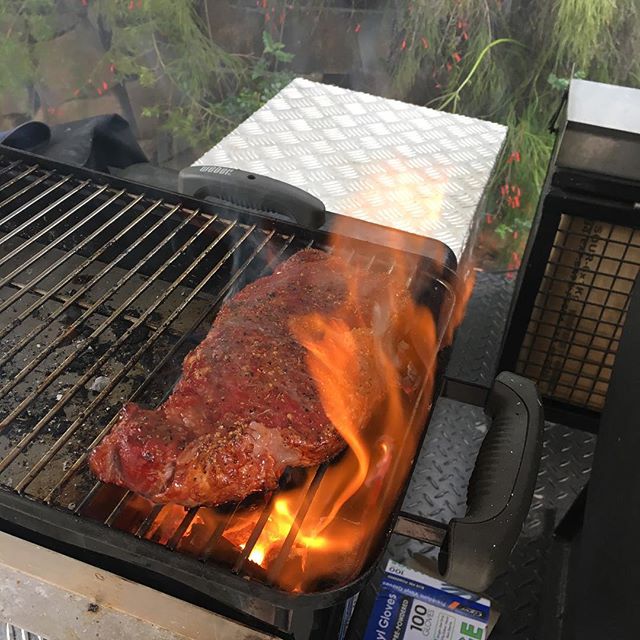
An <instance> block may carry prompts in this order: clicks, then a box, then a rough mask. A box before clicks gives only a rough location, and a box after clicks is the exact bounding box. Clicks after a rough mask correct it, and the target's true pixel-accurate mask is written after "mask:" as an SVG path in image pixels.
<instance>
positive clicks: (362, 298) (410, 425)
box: [147, 167, 474, 591]
mask: <svg viewBox="0 0 640 640" xmlns="http://www.w3.org/2000/svg"><path fill="white" fill-rule="evenodd" d="M405 169H406V167H405V168H404V169H403V171H400V172H396V173H394V172H391V171H390V177H389V180H388V184H386V186H385V188H389V189H390V190H391V191H394V190H395V193H394V194H393V197H392V198H391V199H392V200H393V199H395V200H398V201H399V202H405V201H406V202H407V204H409V203H411V202H412V203H413V204H415V198H414V197H413V196H412V184H414V183H415V184H418V183H419V181H417V180H415V176H414V174H413V173H412V172H411V171H406V170H405ZM394 175H395V176H396V177H395V178H394ZM422 184H423V186H424V180H423V183H422ZM394 185H395V186H394ZM444 186H445V185H444V184H431V183H429V184H428V189H427V190H428V191H429V193H430V194H431V197H430V198H429V197H427V194H425V193H423V192H420V198H421V202H423V201H424V200H425V198H426V200H427V201H428V202H426V204H428V206H424V207H422V209H423V212H424V213H425V215H426V216H427V217H430V218H431V217H433V216H435V215H439V213H440V209H441V205H442V198H443V193H444ZM381 197H382V196H381ZM384 197H385V198H386V199H387V200H389V197H388V196H387V195H385V196H384ZM397 204H398V203H397V202H396V206H397ZM407 208H408V209H410V208H411V207H407ZM414 214H415V212H414V211H413V209H412V213H411V216H413V215H414ZM351 224H354V222H353V221H352V220H350V219H349V218H344V219H343V220H342V222H341V227H340V228H339V229H334V232H335V234H334V236H333V240H334V242H333V246H332V253H333V254H334V255H337V256H347V257H348V256H352V255H354V254H355V255H356V256H361V255H362V251H361V250H362V245H360V244H358V243H355V241H351V240H349V237H350V235H351V232H350V225H351ZM355 224H357V223H355ZM411 224H413V223H412V221H410V220H407V221H406V225H405V226H411ZM400 226H401V227H402V225H400ZM397 239H398V238H397V234H396V235H395V236H394V237H393V239H392V240H391V241H390V243H389V244H390V246H393V247H394V248H393V249H388V250H387V249H385V250H381V251H380V252H379V253H376V254H375V255H371V256H368V257H367V258H366V259H365V261H364V262H362V263H361V264H360V265H359V266H358V265H353V266H352V265H351V264H349V266H346V267H345V269H344V274H345V278H346V281H347V289H346V295H345V299H344V301H343V303H342V307H341V308H340V309H338V310H336V311H335V312H333V313H332V314H331V315H326V316H323V315H319V314H309V315H305V316H299V317H295V318H291V320H290V324H289V327H290V330H291V332H292V334H293V336H294V337H295V338H296V340H297V341H298V342H299V343H300V344H302V345H303V346H304V347H305V349H306V351H307V357H306V363H307V367H308V370H309V373H310V374H311V376H312V378H313V380H314V381H315V384H316V388H317V390H318V394H319V396H320V399H321V401H322V405H323V409H324V411H325V413H326V415H327V417H328V419H329V420H330V421H331V422H332V424H333V425H334V426H335V428H336V429H337V431H338V432H339V433H340V435H341V436H342V438H343V439H344V441H345V444H346V447H347V448H346V451H345V453H344V454H343V455H341V456H339V457H338V459H337V460H334V461H333V462H332V463H331V464H329V465H328V466H326V468H325V469H324V471H323V473H322V474H320V475H316V470H315V469H307V470H301V471H299V473H298V476H299V477H298V480H299V481H298V483H297V485H296V486H294V487H293V488H291V487H289V488H286V487H285V488H283V489H280V490H278V491H277V492H276V493H275V494H274V495H273V496H272V498H271V499H270V500H271V502H270V503H268V504H266V505H265V503H264V501H263V502H262V503H260V504H257V505H256V504H255V503H254V504H253V506H249V507H245V506H242V505H241V506H240V507H238V508H236V509H235V510H231V511H224V510H217V509H207V508H200V509H199V510H198V512H197V514H196V515H195V517H194V518H193V520H192V521H191V523H190V525H189V526H188V528H187V530H186V531H185V533H184V535H182V536H181V538H180V540H179V541H178V542H177V548H178V550H180V551H183V552H186V553H192V554H195V555H198V556H200V557H205V556H209V555H210V554H212V557H213V558H214V559H216V560H217V561H218V562H222V563H225V564H229V565H231V566H233V565H234V563H236V562H237V559H238V557H239V555H240V553H241V552H242V551H243V550H247V551H248V560H249V562H248V565H249V570H250V573H251V572H252V573H253V575H255V576H256V577H258V578H259V579H261V580H265V581H267V582H272V583H275V584H276V585H277V586H279V587H280V588H283V589H287V590H290V591H314V590H317V589H321V588H325V587H326V586H327V585H329V584H340V583H344V582H346V581H348V580H350V579H352V578H354V577H355V576H357V575H358V573H359V572H360V571H361V569H362V567H363V565H364V564H365V563H366V562H367V559H368V557H369V556H370V554H371V552H372V550H373V549H374V548H375V543H376V542H377V540H378V539H379V536H381V535H383V533H384V531H385V527H386V524H387V522H388V519H389V517H390V514H391V512H392V509H393V506H394V504H395V501H396V500H397V497H398V494H399V492H400V491H401V489H402V487H403V485H404V483H405V482H406V478H407V475H408V473H409V470H410V468H411V462H412V458H413V457H414V456H415V455H416V454H417V443H418V440H419V437H420V434H421V432H422V427H423V425H424V422H425V420H426V418H427V416H428V412H429V409H430V406H431V402H432V395H433V389H434V373H435V360H436V355H437V352H438V350H439V348H440V347H441V346H442V344H443V343H444V344H447V343H449V342H450V340H451V339H452V335H453V330H454V329H455V326H457V325H458V324H459V323H460V322H461V320H462V317H463V314H464V307H465V306H466V302H467V300H468V298H469V295H470V293H471V290H472V288H473V275H474V274H473V271H472V270H471V269H468V270H467V272H466V274H468V275H469V277H468V278H464V283H463V286H462V288H461V289H460V290H459V291H452V290H451V289H450V288H447V287H448V285H447V284H446V282H445V280H444V279H441V278H440V275H441V274H438V273H436V274H433V273H432V272H431V273H430V274H429V275H428V277H427V278H426V279H425V282H422V281H421V275H420V273H421V269H420V267H419V265H420V258H419V257H418V256H417V255H415V254H412V253H410V251H408V250H404V248H403V247H399V246H398V245H397ZM415 241H416V236H414V237H413V239H412V244H411V251H415V248H416V247H415ZM376 242H379V235H378V236H377V237H376ZM425 242H427V241H426V240H425ZM376 251H377V250H376ZM364 254H365V255H366V251H365V252H364ZM369 258H371V259H370V260H369ZM371 273H376V274H378V275H377V277H378V278H379V282H380V287H379V290H377V291H376V292H375V294H374V296H373V297H374V298H375V300H374V301H373V302H372V300H371V292H370V291H369V292H368V293H367V292H366V291H365V289H366V287H364V288H363V286H362V281H363V280H364V279H365V277H366V278H369V280H370V277H371ZM434 281H437V282H438V286H439V288H438V290H439V291H440V294H439V295H440V300H439V303H438V304H436V305H434V304H433V303H432V301H429V302H428V304H425V305H422V304H421V302H420V301H421V300H422V295H421V294H424V293H425V291H422V289H425V288H426V289H427V295H429V291H431V289H429V287H432V286H433V283H434ZM367 296H369V298H367ZM364 308H366V309H369V310H370V312H368V313H364V312H362V309H364ZM265 507H266V509H267V510H268V515H267V512H265V510H264V509H265ZM177 509H181V508H177ZM174 511H175V510H174V509H171V508H170V507H166V508H165V509H163V512H164V513H165V515H164V517H163V518H160V517H159V518H158V522H157V524H155V523H154V526H153V527H152V528H151V529H150V533H149V534H148V535H147V537H149V536H153V538H154V539H156V540H159V541H166V540H167V539H169V537H170V528H171V526H173V525H174V524H175V522H176V513H174ZM182 512H183V513H184V510H182ZM175 527H177V525H175ZM256 527H258V529H259V530H260V532H259V534H258V537H257V539H256V538H255V536H256V533H255V532H256ZM212 541H213V542H212ZM248 545H249V546H250V549H248V548H247V546H248Z"/></svg>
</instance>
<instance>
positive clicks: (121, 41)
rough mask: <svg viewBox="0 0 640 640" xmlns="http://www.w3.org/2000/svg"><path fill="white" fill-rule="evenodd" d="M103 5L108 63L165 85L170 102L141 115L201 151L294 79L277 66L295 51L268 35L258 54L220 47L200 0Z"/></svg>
mask: <svg viewBox="0 0 640 640" xmlns="http://www.w3.org/2000/svg"><path fill="white" fill-rule="evenodd" d="M97 8H98V11H99V13H100V16H101V17H102V19H103V20H104V23H105V25H106V26H107V28H108V29H109V31H110V32H111V34H112V37H111V46H110V49H109V52H108V56H107V58H106V60H105V64H108V65H113V67H114V68H115V69H116V74H117V78H118V79H120V80H123V81H124V80H130V79H137V80H138V81H139V82H140V84H141V85H142V86H145V87H150V86H156V85H161V86H163V87H164V91H165V92H167V91H168V92H169V93H170V94H171V95H172V99H170V100H167V101H165V102H164V103H163V104H160V105H157V106H155V107H148V108H145V109H144V110H143V115H144V116H147V117H158V118H160V121H161V123H162V126H163V128H164V129H166V130H167V131H169V132H170V133H171V134H173V135H174V136H177V137H179V138H181V139H183V140H184V141H186V142H187V143H188V144H189V145H191V146H193V147H195V148H201V147H205V146H211V145H212V144H213V143H214V142H215V141H216V140H218V139H219V138H221V137H222V136H224V135H225V134H226V133H228V132H229V131H230V130H232V129H233V128H235V127H236V126H237V125H238V124H239V123H240V122H241V121H242V120H244V119H245V118H246V117H247V116H248V115H249V114H250V113H252V112H253V111H255V110H256V109H257V108H259V107H260V106H262V104H264V102H265V101H266V100H268V99H269V98H271V97H272V96H273V95H274V94H275V93H277V91H279V90H280V89H281V88H282V86H284V85H285V84H286V83H287V82H289V81H290V80H291V77H292V76H291V75H290V74H289V73H287V72H285V71H279V70H278V65H279V64H282V65H285V64H287V63H289V62H291V60H292V58H293V56H292V55H291V54H290V53H288V52H286V51H285V50H284V45H283V44H282V43H281V42H277V41H274V39H273V38H272V36H271V34H269V33H267V32H265V33H264V35H263V42H264V51H263V53H262V55H261V56H260V57H258V58H257V59H256V58H253V57H251V56H241V55H238V54H233V53H229V52H227V51H225V50H224V49H222V47H220V46H219V45H217V44H216V43H215V42H214V40H213V39H212V37H211V34H210V33H209V32H208V30H207V24H208V19H209V17H208V15H207V13H206V10H207V4H206V2H203V1H201V0H200V1H199V0H181V1H180V2H175V1H174V0H153V1H151V0H145V1H144V2H142V3H141V6H139V7H136V10H135V11H130V10H129V8H128V5H127V3H126V2H114V1H113V0H98V2H97Z"/></svg>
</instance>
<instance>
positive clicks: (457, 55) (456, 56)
mask: <svg viewBox="0 0 640 640" xmlns="http://www.w3.org/2000/svg"><path fill="white" fill-rule="evenodd" d="M453 59H454V60H455V61H456V62H460V60H462V56H461V55H460V54H459V53H458V52H457V51H454V52H453Z"/></svg>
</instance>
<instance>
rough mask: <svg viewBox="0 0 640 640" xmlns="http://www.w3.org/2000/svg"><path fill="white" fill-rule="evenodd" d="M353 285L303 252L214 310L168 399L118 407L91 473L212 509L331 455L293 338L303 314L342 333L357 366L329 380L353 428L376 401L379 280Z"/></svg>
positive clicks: (341, 269) (163, 498)
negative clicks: (342, 384)
mask: <svg viewBox="0 0 640 640" xmlns="http://www.w3.org/2000/svg"><path fill="white" fill-rule="evenodd" d="M353 275H354V267H351V266H349V265H347V263H346V262H344V261H343V260H341V259H339V258H337V257H332V256H330V255H328V254H326V253H324V252H321V251H317V250H313V249H307V250H303V251H300V252H298V253H297V254H295V255H294V256H293V257H291V258H290V259H288V260H287V261H286V262H284V263H282V264H281V265H280V266H279V268H278V269H277V271H275V272H274V273H273V274H272V275H270V276H267V277H264V278H261V279H259V280H257V281H255V282H253V283H252V284H250V285H248V286H247V287H245V288H244V289H243V290H242V291H240V292H239V293H238V294H236V295H235V296H233V297H232V298H230V299H229V300H228V301H226V303H225V304H224V305H223V307H222V309H221V310H220V312H219V313H218V315H217V317H216V319H215V321H214V323H213V326H212V327H211V329H210V331H209V333H208V335H207V336H206V338H205V339H204V340H203V341H202V342H201V343H200V344H199V345H198V346H197V347H196V348H195V349H194V350H193V351H192V352H191V353H190V354H189V355H188V356H187V357H186V358H185V360H184V363H183V371H182V377H181V379H180V380H179V382H178V383H177V385H176V387H175V388H174V390H173V393H172V394H171V396H170V397H169V398H168V399H167V400H166V401H165V402H164V403H163V404H162V405H161V406H159V407H158V408H156V409H145V408H142V407H140V406H138V405H136V404H127V405H125V406H124V408H123V409H122V411H121V413H120V416H119V420H118V422H117V423H116V425H115V426H114V428H113V429H112V430H111V432H110V433H109V434H108V435H107V436H106V437H105V438H104V440H103V441H102V442H101V443H100V444H99V445H98V446H97V447H96V448H95V449H94V451H93V452H92V454H91V456H90V461H89V464H90V467H91V470H92V471H93V473H94V474H95V475H96V476H97V477H98V478H99V479H100V480H102V481H104V482H109V483H113V484H116V485H120V486H122V487H126V488H128V489H130V490H132V491H134V492H136V493H139V494H141V495H143V496H145V497H146V498H148V499H150V500H152V501H154V502H157V503H166V502H175V503H178V504H182V505H185V506H196V505H210V506H212V505H216V504H221V503H225V502H230V501H239V500H242V499H243V498H245V497H246V496H248V495H249V494H251V493H254V492H257V491H264V490H269V489H274V488H276V487H277V485H278V481H279V478H280V477H281V476H282V474H283V473H284V471H285V469H286V468H287V467H307V466H314V465H318V464H319V463H322V462H324V461H326V460H329V459H330V458H332V457H334V456H335V455H336V454H338V453H339V452H340V451H341V450H342V449H343V448H344V447H345V441H344V440H343V439H342V437H341V436H340V434H339V433H338V431H337V430H336V429H335V428H334V426H333V424H332V423H331V421H330V420H329V418H328V417H327V414H326V412H325V409H324V408H323V403H322V401H321V396H320V394H319V390H318V388H317V387H316V383H315V382H314V380H313V378H312V376H311V375H310V373H309V370H308V367H307V364H306V358H307V354H308V352H307V350H306V349H305V347H304V346H303V345H302V344H301V343H300V342H299V341H298V340H296V338H295V335H297V331H300V330H301V327H302V328H304V326H303V325H304V319H305V318H307V317H310V314H321V315H322V317H328V318H333V319H337V320H339V321H340V322H342V323H343V324H342V326H345V327H347V330H348V331H350V332H352V334H351V335H352V337H353V338H354V339H355V340H356V344H357V347H358V348H357V357H355V358H354V359H353V360H352V362H351V363H350V365H349V366H348V369H350V370H349V371H336V372H335V375H336V376H346V377H348V382H349V384H350V387H349V389H350V392H351V393H352V395H353V397H352V398H351V399H352V402H350V406H351V407H352V413H353V415H354V419H355V420H357V423H358V426H359V427H362V426H363V425H364V424H365V423H366V422H367V420H369V419H370V417H371V415H372V413H373V411H374V410H375V409H376V406H377V405H378V403H379V402H380V401H381V400H382V399H383V398H384V396H385V388H384V384H383V381H382V379H381V377H380V375H379V373H378V367H377V366H376V356H375V353H374V348H373V335H374V334H373V326H374V324H375V323H376V317H377V316H379V315H380V313H379V308H380V304H381V303H382V302H383V301H382V299H381V296H388V295H389V293H388V291H387V290H386V288H385V286H384V284H385V283H384V279H385V278H388V276H386V275H380V274H373V273H369V272H361V273H356V275H357V278H355V279H352V277H353ZM354 280H355V281H357V282H358V285H357V291H356V292H355V295H354V292H353V290H350V289H349V282H352V281H354ZM397 295H399V296H402V295H405V296H406V295H408V294H406V292H405V293H398V294H397ZM295 319H298V325H297V329H296V330H295V331H294V330H293V328H292V321H293V320H295ZM386 322H387V324H389V319H387V321H386ZM301 323H302V324H301ZM378 323H379V322H378Z"/></svg>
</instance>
